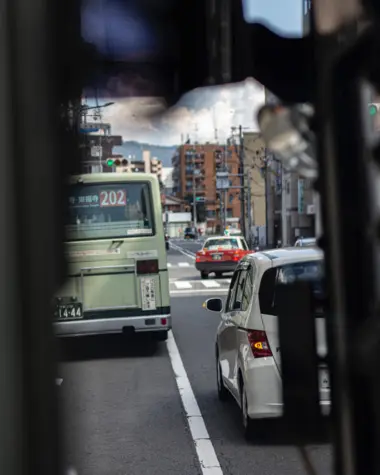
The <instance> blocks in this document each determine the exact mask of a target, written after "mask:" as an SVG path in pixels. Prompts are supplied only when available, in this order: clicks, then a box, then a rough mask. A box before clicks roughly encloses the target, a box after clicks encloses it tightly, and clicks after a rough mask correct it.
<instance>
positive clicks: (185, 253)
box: [172, 244, 195, 259]
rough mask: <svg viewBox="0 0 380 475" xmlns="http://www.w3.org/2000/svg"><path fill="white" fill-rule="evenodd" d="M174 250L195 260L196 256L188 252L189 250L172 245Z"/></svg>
mask: <svg viewBox="0 0 380 475" xmlns="http://www.w3.org/2000/svg"><path fill="white" fill-rule="evenodd" d="M172 248H173V249H174V250H175V251H178V252H180V253H182V254H183V255H184V256H187V257H190V258H191V259H195V254H194V253H192V252H191V251H188V250H187V249H182V247H180V246H177V245H175V244H173V245H172Z"/></svg>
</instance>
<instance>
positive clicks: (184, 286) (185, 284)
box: [174, 282, 193, 290]
mask: <svg viewBox="0 0 380 475" xmlns="http://www.w3.org/2000/svg"><path fill="white" fill-rule="evenodd" d="M174 285H175V286H176V287H177V289H179V290H183V289H192V288H193V287H192V285H191V284H190V282H174Z"/></svg>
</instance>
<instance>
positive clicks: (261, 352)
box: [248, 330, 272, 358]
mask: <svg viewBox="0 0 380 475" xmlns="http://www.w3.org/2000/svg"><path fill="white" fill-rule="evenodd" d="M248 341H249V344H250V346H251V350H252V353H253V356H254V357H255V358H265V357H269V356H272V351H271V349H270V346H269V342H268V338H267V334H266V333H265V332H264V331H262V330H249V331H248Z"/></svg>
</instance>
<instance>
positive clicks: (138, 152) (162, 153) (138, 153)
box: [113, 140, 178, 167]
mask: <svg viewBox="0 0 380 475" xmlns="http://www.w3.org/2000/svg"><path fill="white" fill-rule="evenodd" d="M177 148H178V146H176V145H155V144H149V143H145V142H137V141H135V140H126V141H125V142H123V145H120V146H118V147H114V150H113V153H120V154H123V155H124V157H126V158H128V157H129V155H131V156H132V157H133V156H134V157H135V160H142V156H143V151H144V150H149V151H150V156H151V158H153V157H155V158H157V159H158V160H161V162H162V166H163V167H171V166H172V157H173V155H174V153H175V151H176V150H177Z"/></svg>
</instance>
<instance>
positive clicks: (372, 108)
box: [368, 103, 380, 117]
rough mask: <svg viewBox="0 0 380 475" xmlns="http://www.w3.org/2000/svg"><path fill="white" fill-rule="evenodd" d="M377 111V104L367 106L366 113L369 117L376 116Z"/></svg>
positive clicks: (379, 105) (379, 107) (378, 105)
mask: <svg viewBox="0 0 380 475" xmlns="http://www.w3.org/2000/svg"><path fill="white" fill-rule="evenodd" d="M379 110H380V104H377V103H372V104H368V112H369V115H370V116H371V117H373V116H375V115H376V114H378V113H379Z"/></svg>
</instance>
